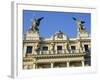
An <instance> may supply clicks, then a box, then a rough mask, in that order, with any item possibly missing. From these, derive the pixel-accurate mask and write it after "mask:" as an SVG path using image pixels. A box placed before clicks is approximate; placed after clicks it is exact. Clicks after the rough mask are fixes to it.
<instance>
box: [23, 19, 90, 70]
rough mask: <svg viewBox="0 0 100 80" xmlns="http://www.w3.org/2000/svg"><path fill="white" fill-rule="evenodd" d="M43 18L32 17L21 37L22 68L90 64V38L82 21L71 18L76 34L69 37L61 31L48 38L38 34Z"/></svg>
mask: <svg viewBox="0 0 100 80" xmlns="http://www.w3.org/2000/svg"><path fill="white" fill-rule="evenodd" d="M42 19H43V17H42V18H39V19H34V21H33V22H32V26H31V27H30V28H29V30H28V31H27V32H26V34H25V35H24V38H23V69H38V68H56V67H59V68H60V67H66V68H67V67H84V66H91V54H90V53H91V52H90V51H91V50H90V49H91V39H90V35H89V34H88V33H87V32H86V30H85V28H84V25H83V24H84V21H80V20H77V19H76V18H73V20H74V21H75V23H76V25H77V36H76V37H75V38H69V37H68V36H66V35H65V34H64V33H63V32H62V31H58V32H56V33H55V34H54V35H52V36H51V37H50V38H43V37H41V36H40V35H39V24H40V21H41V20H42Z"/></svg>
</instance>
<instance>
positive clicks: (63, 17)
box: [23, 10, 91, 37]
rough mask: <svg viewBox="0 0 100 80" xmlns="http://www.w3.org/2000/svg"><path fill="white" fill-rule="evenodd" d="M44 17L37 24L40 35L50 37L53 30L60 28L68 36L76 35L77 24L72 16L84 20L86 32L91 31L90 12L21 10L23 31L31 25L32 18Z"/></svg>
mask: <svg viewBox="0 0 100 80" xmlns="http://www.w3.org/2000/svg"><path fill="white" fill-rule="evenodd" d="M40 17H44V19H43V20H42V21H41V23H40V26H39V32H40V35H41V37H50V36H52V35H54V33H55V32H57V31H59V30H61V31H62V32H63V33H64V34H65V35H67V36H69V37H75V36H76V35H77V26H76V23H75V21H74V20H73V19H72V17H76V18H77V19H79V20H83V21H85V24H84V26H85V27H86V31H87V32H88V33H90V32H91V14H90V13H75V12H51V11H34V10H23V32H24V33H25V32H26V31H27V30H28V29H29V27H30V26H31V23H32V21H31V20H32V19H34V18H40Z"/></svg>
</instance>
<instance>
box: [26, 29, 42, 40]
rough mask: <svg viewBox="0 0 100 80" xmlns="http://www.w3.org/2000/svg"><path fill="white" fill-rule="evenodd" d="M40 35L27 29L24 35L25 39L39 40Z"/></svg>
mask: <svg viewBox="0 0 100 80" xmlns="http://www.w3.org/2000/svg"><path fill="white" fill-rule="evenodd" d="M39 38H40V36H39V33H38V32H32V31H31V32H30V31H28V32H27V33H26V36H25V40H39Z"/></svg>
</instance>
